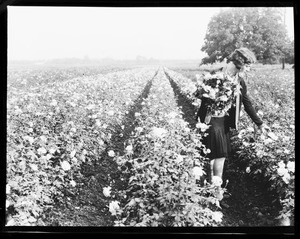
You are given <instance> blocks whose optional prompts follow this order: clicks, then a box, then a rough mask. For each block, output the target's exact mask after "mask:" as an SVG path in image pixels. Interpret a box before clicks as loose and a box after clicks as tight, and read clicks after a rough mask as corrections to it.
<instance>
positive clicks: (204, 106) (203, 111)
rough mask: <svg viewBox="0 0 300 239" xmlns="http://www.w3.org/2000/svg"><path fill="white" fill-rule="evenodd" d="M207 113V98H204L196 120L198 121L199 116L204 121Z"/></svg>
mask: <svg viewBox="0 0 300 239" xmlns="http://www.w3.org/2000/svg"><path fill="white" fill-rule="evenodd" d="M206 113H207V99H206V98H202V99H201V105H200V108H199V110H198V112H197V116H196V121H198V118H199V119H200V122H201V123H204V120H205V117H206Z"/></svg>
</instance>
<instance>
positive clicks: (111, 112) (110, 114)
mask: <svg viewBox="0 0 300 239" xmlns="http://www.w3.org/2000/svg"><path fill="white" fill-rule="evenodd" d="M107 114H108V115H109V116H113V115H114V114H115V112H114V111H113V110H110V111H108V112H107Z"/></svg>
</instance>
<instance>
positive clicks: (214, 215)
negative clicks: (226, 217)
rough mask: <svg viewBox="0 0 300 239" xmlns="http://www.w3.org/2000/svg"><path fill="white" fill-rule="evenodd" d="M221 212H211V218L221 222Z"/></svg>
mask: <svg viewBox="0 0 300 239" xmlns="http://www.w3.org/2000/svg"><path fill="white" fill-rule="evenodd" d="M222 217H223V213H222V212H218V211H217V212H212V219H213V220H214V221H216V222H222Z"/></svg>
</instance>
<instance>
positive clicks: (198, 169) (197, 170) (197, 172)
mask: <svg viewBox="0 0 300 239" xmlns="http://www.w3.org/2000/svg"><path fill="white" fill-rule="evenodd" d="M193 175H194V176H195V178H196V179H200V177H201V176H202V175H203V169H202V168H201V167H199V166H196V167H194V168H193Z"/></svg>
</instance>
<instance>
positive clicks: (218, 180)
mask: <svg viewBox="0 0 300 239" xmlns="http://www.w3.org/2000/svg"><path fill="white" fill-rule="evenodd" d="M211 182H212V184H213V185H214V186H217V187H219V186H221V185H222V183H223V180H222V178H221V177H219V176H213V177H212V179H211Z"/></svg>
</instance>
